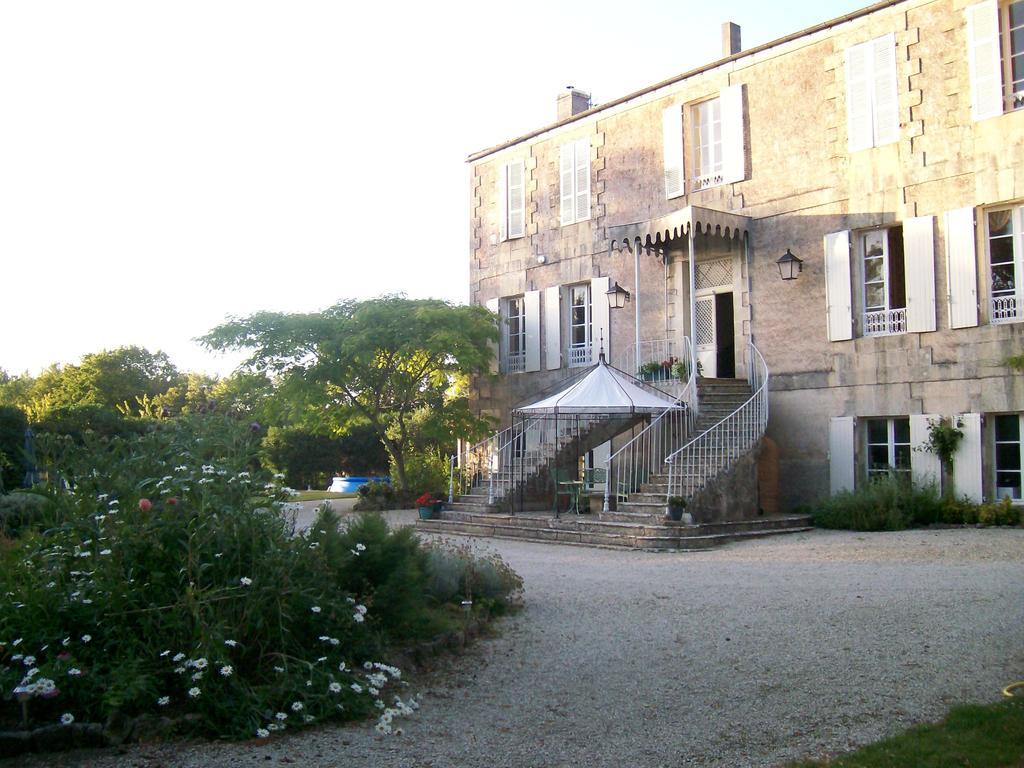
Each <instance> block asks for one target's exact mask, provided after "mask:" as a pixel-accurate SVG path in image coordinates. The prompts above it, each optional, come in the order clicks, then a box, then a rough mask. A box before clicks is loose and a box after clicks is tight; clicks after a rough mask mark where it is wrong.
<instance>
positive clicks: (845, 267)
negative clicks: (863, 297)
mask: <svg viewBox="0 0 1024 768" xmlns="http://www.w3.org/2000/svg"><path fill="white" fill-rule="evenodd" d="M852 297H853V290H852V287H851V284H850V232H849V230H845V231H843V232H833V233H832V234H830V235H825V302H826V304H827V305H828V340H829V341H845V340H846V339H852V338H853V300H852Z"/></svg>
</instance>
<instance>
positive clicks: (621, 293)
mask: <svg viewBox="0 0 1024 768" xmlns="http://www.w3.org/2000/svg"><path fill="white" fill-rule="evenodd" d="M605 295H606V296H607V297H608V307H609V308H610V309H622V308H623V307H624V306H626V302H627V301H629V291H627V290H626V289H625V288H623V287H622V286H621V285H619V283H618V281H617V280H616V281H615V285H613V286H612V287H611V288H609V289H608V291H607V293H606V294H605Z"/></svg>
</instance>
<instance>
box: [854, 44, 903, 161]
mask: <svg viewBox="0 0 1024 768" xmlns="http://www.w3.org/2000/svg"><path fill="white" fill-rule="evenodd" d="M846 127H847V145H848V147H849V150H850V152H857V151H859V150H861V149H867V148H869V147H881V146H883V145H885V144H891V143H892V142H894V141H896V140H898V139H899V130H900V121H899V98H898V90H897V80H896V36H895V35H894V34H888V35H884V36H882V37H878V38H875V39H874V40H869V41H868V42H866V43H861V44H860V45H854V46H851V47H850V48H847V49H846Z"/></svg>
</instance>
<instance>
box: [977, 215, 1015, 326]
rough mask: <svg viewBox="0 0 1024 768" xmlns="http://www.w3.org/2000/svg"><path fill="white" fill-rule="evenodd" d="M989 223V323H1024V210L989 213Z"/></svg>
mask: <svg viewBox="0 0 1024 768" xmlns="http://www.w3.org/2000/svg"><path fill="white" fill-rule="evenodd" d="M985 220H986V233H987V245H988V267H989V285H990V287H991V292H990V300H989V301H990V305H991V306H990V310H991V311H990V314H989V319H990V321H991V322H993V323H1012V322H1017V321H1019V320H1024V301H1022V296H1021V279H1022V278H1024V270H1022V266H1024V265H1022V261H1024V207H1020V206H1019V207H1017V208H1002V209H999V210H995V211H988V212H987V213H986V215H985Z"/></svg>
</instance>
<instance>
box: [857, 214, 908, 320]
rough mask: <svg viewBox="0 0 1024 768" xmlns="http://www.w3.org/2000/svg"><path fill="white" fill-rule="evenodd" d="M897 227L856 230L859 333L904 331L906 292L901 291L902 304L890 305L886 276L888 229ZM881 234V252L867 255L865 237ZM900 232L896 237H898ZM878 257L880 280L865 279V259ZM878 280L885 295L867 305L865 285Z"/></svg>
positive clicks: (890, 297)
mask: <svg viewBox="0 0 1024 768" xmlns="http://www.w3.org/2000/svg"><path fill="white" fill-rule="evenodd" d="M894 229H900V227H883V228H880V229H869V230H863V231H860V232H857V233H856V234H857V250H858V253H859V255H860V268H861V270H860V288H861V307H862V311H861V331H862V335H863V336H891V335H893V334H897V333H906V332H907V307H906V303H907V302H906V296H905V295H904V301H903V307H897V308H893V306H892V304H893V302H892V285H891V284H890V280H889V262H890V259H891V255H890V253H889V239H890V237H892V230H894ZM878 234H881V236H882V253H881V255H879V256H872V257H869V256H868V250H867V240H868V238H869V237H872V236H873V235H878ZM902 236H903V235H902V232H901V233H900V237H901V238H902ZM869 258H871V259H880V260H881V262H882V276H881V280H880V281H879V280H872V281H870V282H869V281H868V269H867V262H868V259H869ZM905 273H906V255H905V254H904V274H905ZM879 282H881V284H882V292H883V294H884V296H885V303H884V304H883V305H881V306H878V305H872V307H873V308H869V307H868V287H869V285H876V284H878V283H879ZM903 290H904V294H905V293H906V279H905V278H904V289H903Z"/></svg>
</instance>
